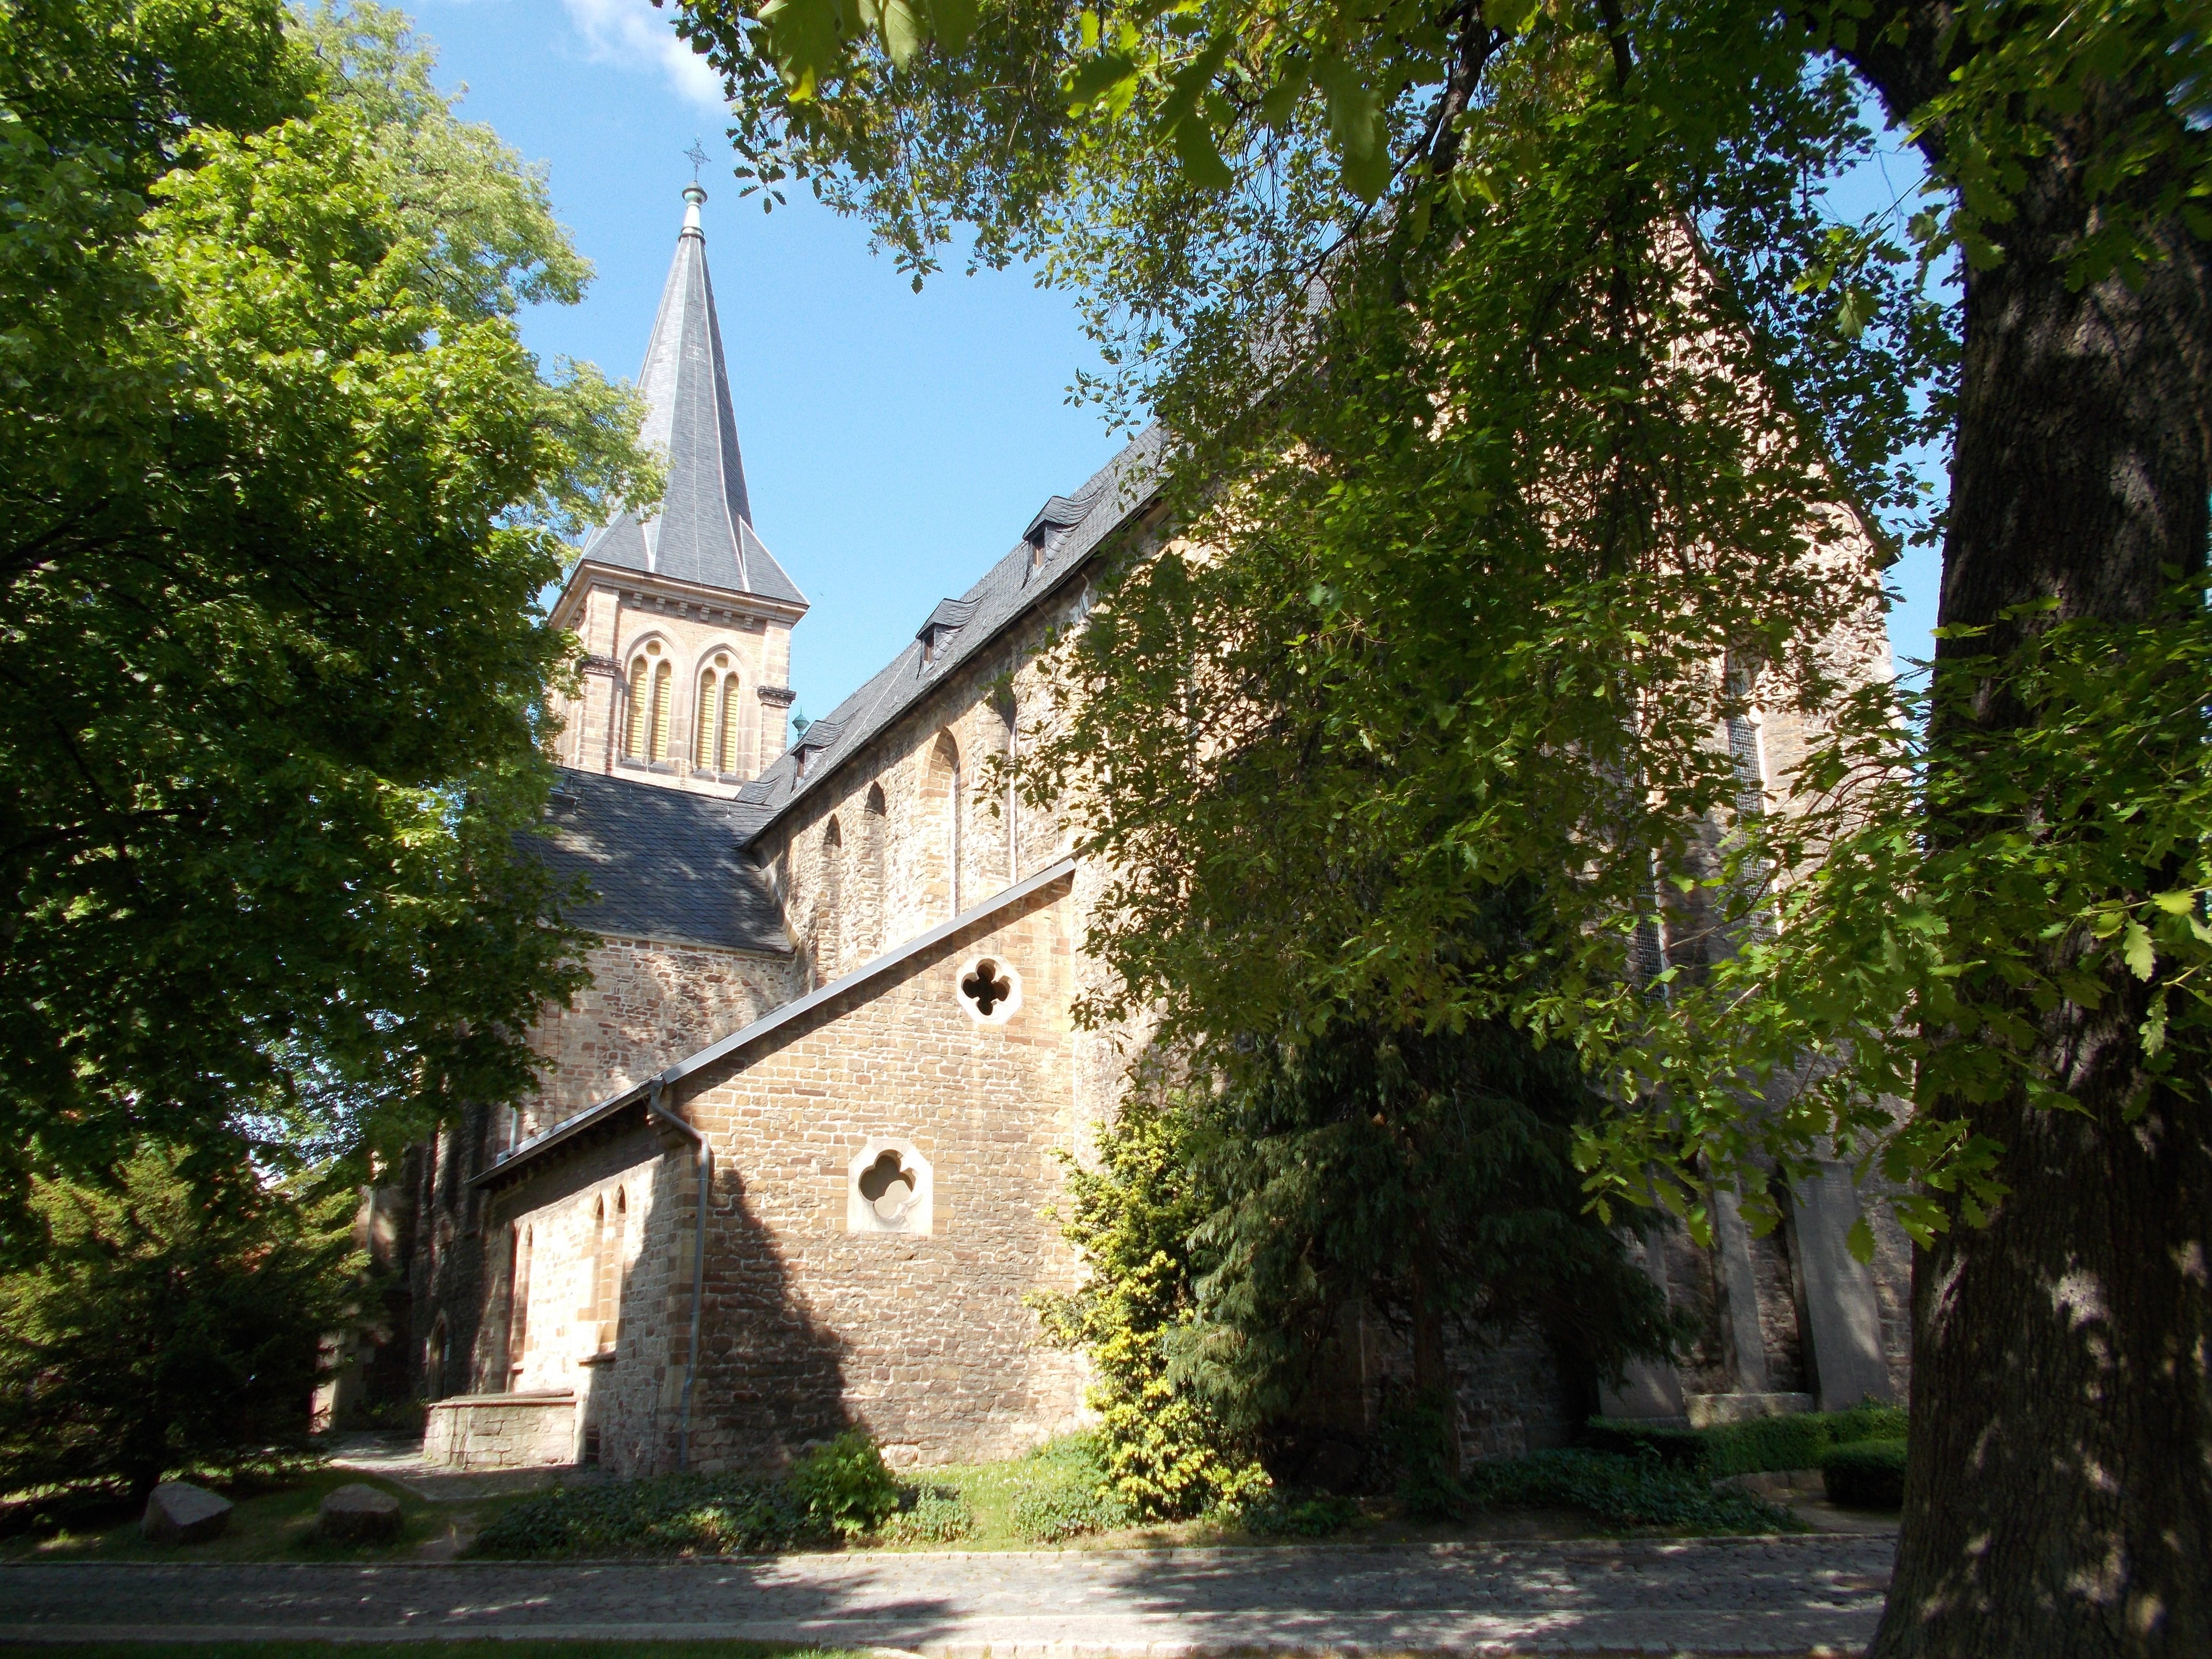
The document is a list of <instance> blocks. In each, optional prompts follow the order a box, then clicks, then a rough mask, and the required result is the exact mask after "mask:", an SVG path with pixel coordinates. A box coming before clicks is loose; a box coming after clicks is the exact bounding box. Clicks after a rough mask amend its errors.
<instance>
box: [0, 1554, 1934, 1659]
mask: <svg viewBox="0 0 2212 1659" xmlns="http://www.w3.org/2000/svg"><path fill="white" fill-rule="evenodd" d="M1892 1549H1893V1545H1892V1542H1891V1541H1890V1540H1888V1539H1886V1538H1854V1537H1835V1536H1827V1537H1817V1536H1816V1537H1801V1538H1746V1539H1699V1540H1686V1541H1679V1542H1674V1541H1669V1542H1645V1541H1636V1542H1627V1543H1531V1544H1465V1545H1440V1546H1433V1547H1418V1546H1411V1547H1358V1546H1352V1547H1310V1548H1285V1549H1265V1550H1255V1549H1209V1550H1176V1551H1127V1552H1108V1551H1097V1552H1090V1551H1075V1550H1070V1551H1055V1552H1028V1553H990V1554H986V1553H927V1554H880V1555H878V1554H862V1553H855V1554H850V1555H811V1556H808V1555H800V1556H783V1557H780V1558H779V1557H762V1558H747V1559H735V1560H721V1561H701V1562H671V1563H650V1562H648V1563H640V1562H623V1563H600V1564H562V1565H543V1566H539V1565H520V1564H514V1563H490V1562H485V1563H453V1564H446V1565H392V1566H359V1567H349V1566H331V1565H296V1566H292V1565H268V1566H248V1565H214V1564H210V1565H204V1566H196V1565H173V1566H172V1565H120V1564H118V1565H92V1564H84V1565H64V1564H59V1563H33V1564H23V1565H9V1566H0V1640H9V1639H15V1640H21V1639H23V1638H46V1639H58V1638H112V1637H151V1636H166V1635H191V1636H196V1637H204V1638H215V1637H226V1638H237V1637H258V1636H259V1637H266V1636H286V1637H322V1638H330V1637H339V1636H350V1637H367V1636H376V1635H383V1636H407V1637H450V1636H466V1635H512V1634H517V1633H521V1632H528V1633H531V1634H535V1635H544V1636H554V1635H562V1636H600V1637H609V1636H625V1637H647V1636H650V1637H663V1636H665V1637H690V1638H699V1637H709V1636H713V1637H734V1638H750V1639H753V1640H759V1641H787V1642H804V1643H809V1644H823V1645H826V1646H839V1647H881V1648H899V1649H908V1650H920V1651H921V1652H924V1653H927V1654H932V1655H938V1656H943V1659H1010V1656H1011V1659H1030V1656H1046V1655H1050V1656H1051V1659H1111V1656H1132V1659H1134V1656H1158V1659H1168V1656H1173V1655H1182V1654H1197V1653H1204V1652H1218V1651H1220V1650H1226V1649H1232V1648H1260V1649H1268V1648H1272V1649H1276V1650H1314V1649H1322V1648H1334V1649H1345V1648H1358V1649H1366V1650H1378V1649H1397V1650H1405V1649H1413V1650H1445V1649H1449V1650H1455V1651H1456V1652H1461V1653H1466V1652H1481V1651H1484V1650H1494V1651H1511V1652H1516V1653H1556V1652H1580V1653H1591V1652H1601V1653H1624V1652H1625V1653H1651V1652H1658V1653H1668V1652H1687V1653H1699V1654H1709V1653H1710V1654H1721V1653H1736V1654H1784V1653H1790V1654H1797V1655H1803V1654H1805V1653H1807V1652H1808V1650H1814V1649H1817V1648H1823V1647H1825V1648H1827V1649H1830V1650H1834V1651H1837V1652H1844V1653H1848V1652H1850V1651H1853V1650H1857V1648H1859V1647H1860V1646H1862V1645H1863V1644H1864V1643H1865V1642H1866V1641H1867V1639H1868V1638H1869V1637H1870V1636H1871V1635H1872V1634H1873V1632H1874V1626H1875V1620H1876V1618H1877V1617H1878V1615H1879V1614H1880V1613H1881V1598H1882V1590H1883V1587H1884V1585H1885V1584H1886V1583H1887V1581H1888V1577H1889V1567H1890V1557H1891V1552H1892Z"/></svg>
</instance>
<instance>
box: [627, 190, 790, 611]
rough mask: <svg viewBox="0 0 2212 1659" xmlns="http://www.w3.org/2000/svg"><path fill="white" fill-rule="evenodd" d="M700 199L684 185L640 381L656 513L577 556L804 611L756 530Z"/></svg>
mask: <svg viewBox="0 0 2212 1659" xmlns="http://www.w3.org/2000/svg"><path fill="white" fill-rule="evenodd" d="M706 199H707V192H706V191H703V190H702V189H701V188H700V187H699V186H698V185H696V184H693V185H685V186H684V228H683V230H682V231H681V233H679V234H678V236H677V238H676V259H675V263H674V264H671V265H670V266H669V268H668V285H667V287H665V289H662V290H661V294H660V313H659V316H658V317H656V318H655V319H653V339H652V342H651V343H650V344H648V345H647V347H646V349H645V367H644V368H642V369H641V370H640V371H639V373H638V377H637V380H638V390H639V391H640V392H642V393H643V394H644V396H645V402H646V416H645V424H644V426H643V428H641V431H640V434H639V435H640V436H641V438H642V439H643V440H644V441H646V442H647V444H650V445H651V446H652V447H653V448H655V449H657V450H659V452H660V453H661V454H662V456H663V457H665V459H666V462H667V466H668V486H667V493H666V494H665V495H664V496H663V497H662V499H661V503H660V511H659V513H657V514H656V515H655V516H653V518H650V519H647V520H643V521H642V522H641V521H640V520H638V519H637V518H636V517H635V515H634V514H632V513H629V512H627V511H624V512H621V513H617V514H616V515H615V516H614V517H613V518H612V519H611V520H608V522H607V523H606V524H605V526H602V527H601V528H600V529H599V530H598V531H597V532H594V533H593V534H592V537H591V538H590V539H589V540H587V541H586V542H585V544H584V550H583V556H584V557H585V558H586V559H591V560H593V561H596V562H599V563H600V564H611V565H616V566H619V567H621V568H625V569H630V570H647V571H651V572H653V574H656V575H662V576H670V577H673V578H674V579H676V580H678V581H686V582H696V583H699V584H701V585H702V586H708V587H720V588H727V589H730V590H732V591H733V592H740V593H757V594H758V595H760V596H761V597H762V598H763V599H775V600H778V601H780V602H781V603H782V604H785V605H799V606H802V607H803V606H804V605H805V604H806V599H805V596H804V595H803V594H801V593H800V592H799V588H798V586H797V584H795V583H794V582H793V580H791V578H790V577H789V576H788V575H787V574H785V573H784V568H783V567H782V566H781V565H780V564H778V563H777V562H775V556H774V555H772V554H770V553H769V550H768V549H767V547H766V546H765V545H763V543H762V541H761V538H760V537H759V536H758V534H757V533H756V532H755V531H754V529H753V523H752V516H753V515H752V503H751V501H750V499H749V498H748V497H747V495H746V494H745V464H744V457H743V456H742V455H741V454H739V453H738V419H737V416H736V415H735V414H734V413H733V412H732V410H731V407H730V375H729V369H728V368H727V366H726V364H725V362H724V361H723V358H722V330H721V325H720V323H719V322H718V321H717V320H716V318H715V315H714V283H712V282H711V281H709V280H708V276H707V238H706V234H705V233H704V232H703V231H702V230H701V229H700V228H699V207H700V204H702V203H703V202H704V201H705V200H706Z"/></svg>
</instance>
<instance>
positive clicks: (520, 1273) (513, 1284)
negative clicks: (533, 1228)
mask: <svg viewBox="0 0 2212 1659" xmlns="http://www.w3.org/2000/svg"><path fill="white" fill-rule="evenodd" d="M530 1243H531V1239H530V1229H529V1228H527V1227H524V1226H517V1227H516V1228H515V1229H514V1231H513V1237H512V1239H511V1240H510V1241H509V1243H508V1245H507V1252H508V1254H507V1386H508V1387H509V1388H513V1386H514V1382H513V1379H514V1376H515V1375H516V1373H518V1372H519V1371H520V1370H522V1351H523V1349H524V1348H525V1346H527V1345H528V1343H529V1341H530Z"/></svg>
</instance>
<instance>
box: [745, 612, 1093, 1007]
mask: <svg viewBox="0 0 2212 1659" xmlns="http://www.w3.org/2000/svg"><path fill="white" fill-rule="evenodd" d="M1078 602H1079V601H1074V602H1071V603H1078ZM1069 619H1070V610H1069V606H1067V605H1063V606H1061V607H1060V608H1059V609H1058V610H1056V611H1054V612H1052V613H1049V614H1047V615H1042V616H1037V617H1030V618H1027V619H1025V620H1024V622H1023V623H1021V624H1020V625H1019V626H1018V627H1017V628H1016V629H1014V630H1013V631H1012V633H1011V634H1010V635H1008V637H1007V638H1006V639H1005V640H1003V641H1000V642H999V643H998V644H997V645H996V646H994V647H993V648H992V649H991V650H989V651H987V652H984V653H981V654H980V655H979V656H978V657H976V658H975V659H971V660H969V662H967V663H964V664H963V665H961V667H960V669H959V670H958V671H957V672H956V673H954V674H951V675H950V676H948V677H947V678H946V679H945V683H944V684H942V685H940V686H939V687H937V688H936V689H935V690H933V691H932V692H930V694H929V695H928V696H925V697H923V698H922V699H921V700H920V702H917V703H916V704H915V707H914V708H912V709H910V710H908V712H907V713H906V714H904V715H903V716H902V717H901V718H900V719H899V720H896V721H894V722H893V723H892V724H891V725H890V727H889V728H888V729H886V730H885V731H884V732H880V733H878V735H877V737H876V738H874V739H873V740H872V742H871V743H870V744H868V745H867V747H866V749H865V750H861V751H860V753H858V754H855V755H853V756H850V757H847V758H846V759H845V760H843V761H842V763H839V765H838V768H837V772H836V776H835V778H834V779H832V780H830V781H829V783H827V784H826V785H823V786H820V787H817V790H816V792H815V793H814V794H813V795H812V796H811V797H810V798H809V799H806V800H805V801H803V802H802V803H800V804H799V806H798V807H797V808H796V809H794V810H793V812H792V813H791V815H790V817H789V818H788V819H787V822H786V823H783V824H780V825H778V826H777V827H776V829H775V830H773V831H771V832H770V834H769V837H768V838H767V842H766V845H765V847H764V848H763V852H764V854H766V855H767V857H768V858H769V860H771V868H772V870H773V872H774V878H775V882H776V884H777V890H778V891H779V893H780V894H781V896H782V899H783V902H784V912H785V917H786V922H787V926H788V927H789V928H790V930H791V934H792V937H793V939H794V940H796V941H798V943H799V951H800V955H801V956H802V957H803V958H804V960H805V964H806V969H805V971H806V974H807V978H808V985H809V988H811V987H813V986H819V985H826V984H828V983H829V981H831V980H833V979H836V978H837V977H838V976H839V975H842V974H846V973H848V972H850V971H851V970H852V969H854V968H857V967H860V966H861V965H862V964H864V963H867V962H869V961H871V960H872V959H873V958H874V957H878V956H879V955H881V954H882V953H883V952H884V951H887V950H889V949H890V948H892V947H894V946H896V945H898V944H899V943H900V942H901V941H902V940H905V939H912V938H913V937H914V936H915V935H916V934H917V933H923V932H926V931H927V929H929V928H931V927H935V926H937V925H938V924H939V922H942V921H947V920H949V919H950V918H951V916H952V915H954V914H955V902H956V898H957V908H958V909H960V910H967V909H972V908H974V907H975V905H977V904H979V903H981V902H983V901H984V900H986V899H987V898H989V897H990V896H992V895H993V894H994V893H998V892H1002V891H1004V890H1006V888H1008V887H1011V886H1012V885H1013V884H1015V883H1016V882H1017V881H1018V880H1020V879H1021V878H1024V877H1025V876H1029V875H1032V874H1034V873H1036V872H1037V871H1038V870H1041V869H1042V868H1043V867H1044V866H1047V865H1048V864H1050V863H1052V862H1053V860H1055V859H1057V858H1060V857H1061V856H1062V855H1064V854H1065V853H1066V850H1067V846H1068V836H1067V833H1066V829H1065V827H1064V826H1063V825H1062V824H1061V823H1060V822H1059V821H1058V818H1057V817H1056V816H1055V815H1054V814H1051V813H1048V812H1041V811H1037V810H1036V809H1034V808H1031V807H1030V806H1029V805H1026V804H1025V803H1022V802H1018V801H1015V800H1013V799H1010V798H1009V796H1008V793H1007V790H1006V786H1005V784H1004V782H1003V781H1000V779H999V778H998V777H997V776H996V775H995V774H994V769H993V762H994V759H1000V760H1002V759H1003V758H1004V757H1006V755H1007V753H1008V752H1009V744H1010V743H1011V744H1014V745H1017V746H1020V747H1026V746H1027V745H1028V744H1031V743H1033V742H1034V741H1035V739H1036V721H1037V720H1038V719H1039V718H1041V714H1042V710H1043V708H1045V706H1046V697H1045V694H1044V690H1043V685H1042V665H1041V663H1040V662H1039V660H1038V658H1037V651H1038V648H1039V647H1040V646H1041V645H1042V642H1043V641H1044V639H1045V638H1046V636H1047V635H1048V631H1049V630H1050V629H1052V628H1053V627H1054V626H1057V625H1060V624H1063V623H1066V621H1068V620H1069ZM1009 714H1012V726H1011V727H1010V726H1009V719H1008V716H1009ZM956 760H957V769H958V774H959V778H960V785H961V800H960V804H959V816H958V824H957V829H956V828H955V824H954V818H953V810H952V800H951V776H952V766H951V763H952V762H954V761H956ZM833 825H834V828H833ZM956 846H957V863H958V875H957V881H956V880H955V878H954V873H953V864H954V861H955V860H954V849H955V848H956Z"/></svg>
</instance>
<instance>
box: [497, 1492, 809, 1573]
mask: <svg viewBox="0 0 2212 1659" xmlns="http://www.w3.org/2000/svg"><path fill="white" fill-rule="evenodd" d="M821 1532H822V1528H821V1526H820V1524H819V1523H818V1522H816V1521H815V1520H814V1518H813V1516H811V1515H810V1514H809V1513H808V1510H807V1508H806V1506H805V1504H803V1503H801V1502H799V1500H798V1499H797V1498H795V1497H794V1496H793V1493H792V1492H791V1491H790V1489H789V1488H788V1487H787V1486H785V1485H783V1484H782V1483H781V1482H777V1481H772V1480H756V1479H752V1478H750V1477H746V1476H740V1475H696V1474H672V1475H663V1476H660V1477H659V1478H658V1479H655V1480H628V1481H623V1482H620V1483H610V1484H608V1485H605V1486H569V1487H565V1488H563V1489H562V1490H561V1491H558V1492H546V1493H544V1494H542V1495H540V1496H538V1497H536V1498H525V1499H523V1500H522V1501H521V1502H520V1503H519V1504H513V1506H512V1507H510V1508H508V1509H507V1510H504V1511H502V1512H501V1514H500V1515H499V1516H497V1517H496V1518H495V1519H494V1520H493V1521H492V1522H491V1524H490V1525H489V1526H487V1527H486V1528H484V1529H483V1532H482V1533H481V1534H478V1536H477V1541H476V1544H475V1546H474V1547H473V1553H475V1554H477V1555H486V1556H508V1557H516V1556H519V1557H523V1558H526V1559H548V1558H552V1557H558V1556H577V1555H727V1554H733V1553H744V1552H751V1551H763V1550H778V1549H787V1548H788V1547H791V1546H792V1545H793V1544H796V1543H800V1542H805V1541H811V1540H812V1539H815V1538H817V1537H819V1536H820V1535H821Z"/></svg>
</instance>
